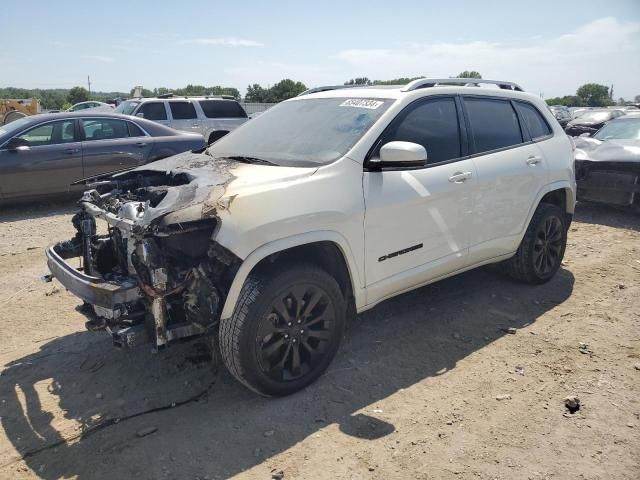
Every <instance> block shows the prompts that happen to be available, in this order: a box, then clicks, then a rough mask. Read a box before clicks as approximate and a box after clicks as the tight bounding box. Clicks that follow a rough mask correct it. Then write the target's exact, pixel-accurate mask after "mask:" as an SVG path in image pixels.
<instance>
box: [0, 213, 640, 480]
mask: <svg viewBox="0 0 640 480" xmlns="http://www.w3.org/2000/svg"><path fill="white" fill-rule="evenodd" d="M72 212H73V207H72V206H70V205H64V204H63V205H50V206H47V207H46V208H45V207H41V208H31V209H28V210H27V211H18V210H10V211H6V210H5V211H4V212H2V213H0V306H1V310H0V312H1V313H0V325H1V329H0V365H3V370H2V376H0V401H1V404H0V417H1V421H2V427H3V431H2V434H1V435H0V478H7V479H8V478H15V479H32V478H43V479H57V478H74V479H94V478H98V479H103V478H105V479H107V478H113V479H129V478H137V479H140V480H142V479H165V478H166V479H216V478H228V477H232V476H237V477H239V478H259V479H270V478H284V479H290V478H313V479H329V478H355V479H359V478H363V479H364V478H366V479H369V478H375V479H378V478H379V479H389V478H403V479H404V478H417V479H427V478H437V479H449V478H456V479H466V478H474V479H485V478H486V479H520V478H522V479H544V478H553V479H565V478H576V479H605V478H606V479H609V478H616V479H618V478H627V479H634V480H635V479H638V478H640V403H639V398H640V395H639V394H640V328H639V327H640V300H639V298H640V282H639V279H640V217H638V216H634V215H633V214H631V213H626V212H621V211H616V210H611V209H607V208H604V207H597V206H588V205H586V206H585V205H579V206H578V211H577V214H576V217H575V219H574V223H573V225H572V227H571V231H570V232H569V246H568V249H567V254H566V257H565V262H564V264H563V268H562V270H561V271H560V272H559V273H558V275H557V276H556V277H555V278H554V279H553V280H552V281H551V282H549V283H548V284H546V285H542V286H538V287H531V286H526V285H520V284H517V283H514V282H512V281H511V280H509V279H508V278H505V277H504V276H503V275H501V274H500V273H499V272H498V271H496V269H491V268H485V269H479V270H476V271H472V272H468V273H465V274H463V275H460V276H458V277H455V278H451V279H448V280H445V281H442V282H439V283H437V284H434V285H431V286H428V287H425V288H421V289H419V290H415V291H413V292H411V293H408V294H405V295H402V296H400V297H397V298H395V299H392V300H390V301H387V302H385V303H384V304H381V305H379V306H378V307H376V308H375V309H373V310H371V311H369V312H367V313H365V314H363V315H360V316H358V317H357V319H355V320H353V321H352V322H350V324H349V326H348V329H347V332H346V335H345V338H344V341H343V344H342V347H341V350H340V352H339V354H338V356H337V358H336V360H335V361H334V363H333V364H332V366H331V367H330V369H329V371H328V372H327V373H326V374H325V375H324V376H323V377H322V378H321V379H320V380H319V381H318V382H316V383H315V384H313V385H312V386H310V387H309V388H307V389H306V390H304V391H302V392H300V393H298V394H296V395H293V396H290V397H287V398H283V399H264V398H260V397H257V396H256V395H254V394H252V393H251V392H249V391H247V390H246V389H244V388H242V387H241V386H239V385H238V384H236V382H234V381H233V380H232V379H231V378H230V376H229V375H228V374H227V373H226V372H225V371H224V369H223V368H220V370H219V371H217V372H216V370H215V369H214V368H212V364H211V363H209V362H208V361H206V359H207V355H206V348H205V347H204V345H202V344H199V343H188V344H182V345H179V346H176V347H171V348H170V349H168V350H167V351H165V352H163V353H161V354H157V355H153V354H151V353H150V352H149V350H148V349H146V348H143V349H141V350H138V351H134V352H122V351H118V350H115V349H113V348H112V347H111V344H110V340H109V338H108V337H107V336H106V334H104V333H101V332H97V333H90V332H87V331H85V330H84V327H83V325H84V320H83V319H82V318H81V316H80V314H78V313H77V312H76V311H75V310H74V307H75V306H76V305H77V304H78V302H77V300H76V299H75V298H74V297H73V296H72V295H70V294H69V293H68V292H66V291H65V290H64V289H63V288H61V286H60V284H58V283H57V282H56V281H54V282H52V283H42V282H40V281H39V280H38V278H39V276H40V275H42V274H43V273H45V272H46V266H45V262H44V247H45V246H46V245H47V244H49V243H51V242H53V241H55V240H61V239H67V238H69V237H70V236H71V235H72V234H73V231H72V227H71V223H70V217H71V213H72ZM572 395H575V396H577V397H578V398H579V400H580V409H579V410H577V411H576V412H575V413H570V412H569V410H568V409H567V408H566V406H565V401H564V399H565V398H566V397H567V396H572ZM281 475H282V476H281Z"/></svg>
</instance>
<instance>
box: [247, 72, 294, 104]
mask: <svg viewBox="0 0 640 480" xmlns="http://www.w3.org/2000/svg"><path fill="white" fill-rule="evenodd" d="M306 89H307V87H306V86H305V84H304V83H302V82H294V81H293V80H291V79H289V78H285V79H284V80H280V81H279V82H278V83H276V84H275V85H273V86H272V87H271V88H263V87H261V86H260V85H258V84H257V83H254V84H253V85H249V86H248V87H247V94H246V95H245V97H244V100H245V102H258V103H275V102H282V101H283V100H287V99H288V98H292V97H295V96H296V95H299V94H301V93H302V92H304V91H305V90H306Z"/></svg>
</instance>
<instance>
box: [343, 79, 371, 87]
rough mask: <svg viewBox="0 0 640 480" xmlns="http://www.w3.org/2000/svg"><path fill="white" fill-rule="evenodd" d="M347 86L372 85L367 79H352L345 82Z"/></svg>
mask: <svg viewBox="0 0 640 480" xmlns="http://www.w3.org/2000/svg"><path fill="white" fill-rule="evenodd" d="M344 84H345V85H371V80H369V79H368V78H367V77H358V78H352V79H351V80H347V81H346V82H344Z"/></svg>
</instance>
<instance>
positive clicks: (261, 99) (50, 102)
mask: <svg viewBox="0 0 640 480" xmlns="http://www.w3.org/2000/svg"><path fill="white" fill-rule="evenodd" d="M420 78H425V77H423V76H420V77H400V78H393V79H390V80H370V79H369V78H367V77H356V78H351V79H349V80H347V81H345V82H344V85H406V84H407V83H409V82H411V81H413V80H417V79H420ZM452 78H478V79H481V78H482V75H481V74H480V72H477V71H475V70H471V71H469V70H465V71H463V72H460V73H459V74H458V75H456V76H455V77H452ZM305 90H307V86H306V85H305V84H304V83H302V82H300V81H294V80H291V79H290V78H285V79H283V80H280V81H279V82H277V83H275V84H274V85H272V86H267V87H263V86H262V85H260V84H258V83H254V84H253V85H248V86H247V91H246V94H245V96H244V101H245V102H256V103H277V102H281V101H283V100H287V99H288V98H292V97H295V96H296V95H299V94H300V93H302V92H304V91H305ZM133 92H134V89H131V91H130V92H128V93H126V92H91V94H89V92H88V91H87V89H86V88H84V87H73V88H71V89H63V88H55V89H40V88H36V89H31V90H30V89H25V88H13V87H7V88H0V98H31V97H36V98H38V99H39V100H40V104H41V105H42V108H44V109H47V110H53V109H56V110H61V109H66V108H69V107H70V106H71V105H73V104H75V103H78V102H83V101H87V100H97V101H102V102H106V101H109V100H113V99H115V98H127V97H131V96H133ZM169 92H171V93H174V94H176V95H184V96H204V95H230V96H232V97H234V98H235V99H237V100H240V99H241V94H240V91H239V90H238V89H237V88H235V87H222V86H220V85H215V86H210V87H207V86H204V85H191V84H190V85H187V86H186V87H184V88H168V87H158V88H154V89H146V88H144V89H142V96H143V97H155V96H158V95H164V94H166V93H169ZM546 101H547V104H549V105H565V106H568V107H583V106H585V107H603V106H609V105H614V104H616V101H614V99H613V87H612V88H611V89H609V87H607V86H606V85H599V84H596V83H587V84H584V85H582V86H580V88H578V90H577V91H576V94H575V95H565V96H563V97H554V98H549V99H547V100H546ZM634 102H635V103H640V95H636V96H635V98H634ZM626 103H628V102H627V101H625V99H624V98H619V99H618V100H617V104H618V105H625V104H626Z"/></svg>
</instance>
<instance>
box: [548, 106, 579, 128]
mask: <svg viewBox="0 0 640 480" xmlns="http://www.w3.org/2000/svg"><path fill="white" fill-rule="evenodd" d="M549 110H551V113H553V116H554V117H556V120H558V123H559V124H560V126H561V127H562V128H564V127H566V126H567V123H569V122H570V121H571V120H572V119H573V117H572V115H571V112H570V111H569V108H567V107H565V106H563V105H552V106H551V107H549Z"/></svg>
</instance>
